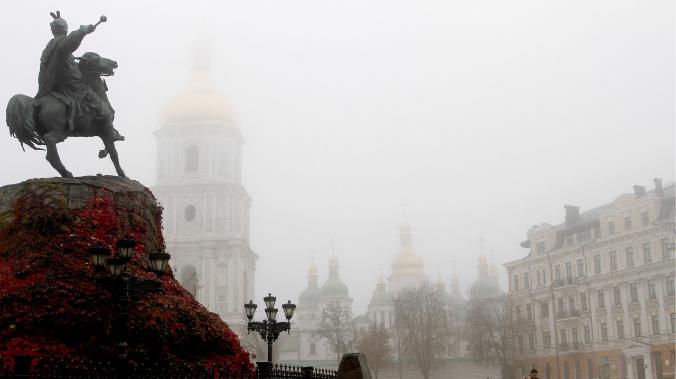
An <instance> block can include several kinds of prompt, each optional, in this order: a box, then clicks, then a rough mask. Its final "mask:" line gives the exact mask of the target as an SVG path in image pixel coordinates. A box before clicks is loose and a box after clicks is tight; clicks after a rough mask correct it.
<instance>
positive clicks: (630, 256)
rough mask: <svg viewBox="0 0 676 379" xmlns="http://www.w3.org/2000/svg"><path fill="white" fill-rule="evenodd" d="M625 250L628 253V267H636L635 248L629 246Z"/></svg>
mask: <svg viewBox="0 0 676 379" xmlns="http://www.w3.org/2000/svg"><path fill="white" fill-rule="evenodd" d="M625 252H626V254H627V267H634V248H633V247H632V246H629V247H627V249H626V250H625Z"/></svg>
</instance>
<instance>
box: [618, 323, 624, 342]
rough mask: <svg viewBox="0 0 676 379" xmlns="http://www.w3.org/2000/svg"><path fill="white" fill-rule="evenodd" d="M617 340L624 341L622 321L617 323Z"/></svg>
mask: <svg viewBox="0 0 676 379" xmlns="http://www.w3.org/2000/svg"><path fill="white" fill-rule="evenodd" d="M617 339H618V340H623V339H624V322H622V321H621V320H620V321H618V322H617Z"/></svg>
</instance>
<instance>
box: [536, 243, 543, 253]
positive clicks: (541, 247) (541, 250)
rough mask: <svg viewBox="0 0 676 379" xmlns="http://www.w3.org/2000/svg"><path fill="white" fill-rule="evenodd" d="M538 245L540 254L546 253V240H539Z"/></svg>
mask: <svg viewBox="0 0 676 379" xmlns="http://www.w3.org/2000/svg"><path fill="white" fill-rule="evenodd" d="M536 246H537V250H538V254H544V253H545V243H544V242H538V243H537V245H536Z"/></svg>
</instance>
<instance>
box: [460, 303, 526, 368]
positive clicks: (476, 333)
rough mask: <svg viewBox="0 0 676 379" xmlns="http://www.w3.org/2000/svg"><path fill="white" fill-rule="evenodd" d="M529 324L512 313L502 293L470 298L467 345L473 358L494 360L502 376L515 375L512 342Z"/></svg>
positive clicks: (514, 347)
mask: <svg viewBox="0 0 676 379" xmlns="http://www.w3.org/2000/svg"><path fill="white" fill-rule="evenodd" d="M530 326H531V323H529V322H528V321H527V320H526V319H525V318H521V317H520V315H513V314H512V312H511V309H510V307H509V301H508V298H507V296H505V295H502V296H497V297H491V298H485V299H474V300H471V301H470V303H469V307H468V310H467V319H466V327H467V329H466V336H467V343H468V345H467V348H468V350H469V352H470V354H471V355H472V358H473V359H474V360H475V361H476V362H480V363H495V362H497V363H498V364H499V365H500V369H501V371H502V377H503V378H504V379H510V378H512V377H513V375H514V352H515V351H516V350H517V346H516V343H515V342H516V340H517V338H518V337H519V336H521V337H523V334H524V333H526V332H527V331H528V329H529V328H530ZM519 348H522V347H519Z"/></svg>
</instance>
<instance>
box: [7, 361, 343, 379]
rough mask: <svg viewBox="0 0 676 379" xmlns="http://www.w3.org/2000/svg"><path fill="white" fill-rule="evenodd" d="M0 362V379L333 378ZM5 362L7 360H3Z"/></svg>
mask: <svg viewBox="0 0 676 379" xmlns="http://www.w3.org/2000/svg"><path fill="white" fill-rule="evenodd" d="M2 363H3V362H0V379H8V378H45V379H57V378H59V379H76V378H87V379H122V378H128V379H165V378H171V379H174V378H175V379H296V378H297V379H335V378H336V375H337V372H336V371H333V370H328V369H322V368H314V367H310V366H303V367H301V366H291V365H281V364H271V363H269V362H258V363H257V367H256V370H255V372H252V371H251V370H248V369H247V368H246V367H242V368H241V369H233V368H228V367H225V366H218V365H212V366H208V367H206V366H200V365H188V364H185V365H165V364H163V365H160V364H138V365H133V366H132V365H130V366H124V367H120V365H115V364H114V363H112V362H96V361H88V360H67V359H50V358H47V359H42V360H40V361H38V362H37V363H36V362H32V361H31V360H30V359H16V360H15V361H14V362H12V363H13V364H12V365H11V366H9V365H7V364H5V365H2ZM4 363H7V362H4Z"/></svg>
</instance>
